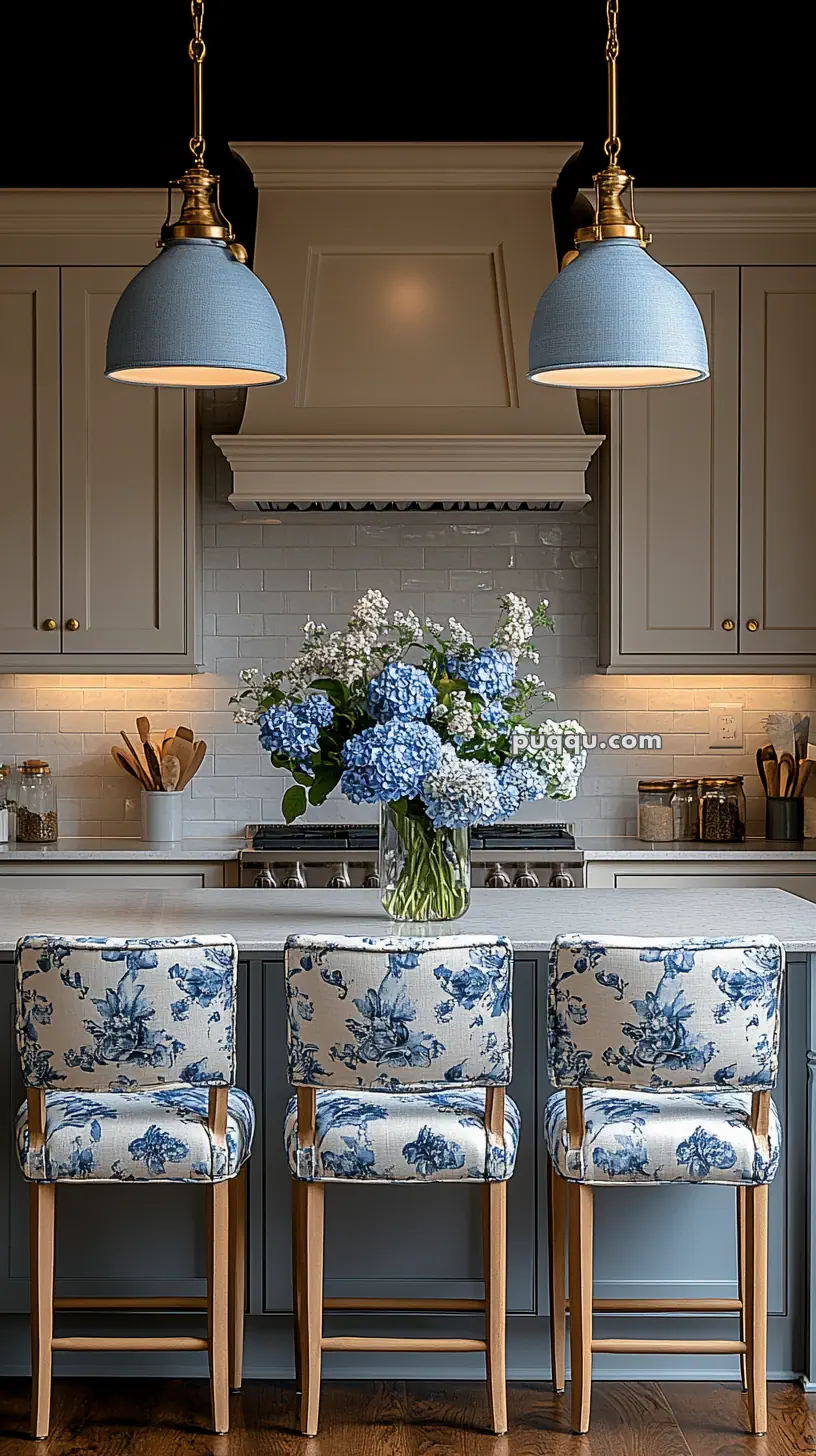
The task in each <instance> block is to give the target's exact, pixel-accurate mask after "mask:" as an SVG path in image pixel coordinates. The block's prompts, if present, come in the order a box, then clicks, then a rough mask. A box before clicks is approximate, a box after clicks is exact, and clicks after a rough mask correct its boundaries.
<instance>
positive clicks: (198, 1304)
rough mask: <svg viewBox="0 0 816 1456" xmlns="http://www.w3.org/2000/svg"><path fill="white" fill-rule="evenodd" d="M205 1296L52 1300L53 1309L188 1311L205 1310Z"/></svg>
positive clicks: (149, 1295) (62, 1298)
mask: <svg viewBox="0 0 816 1456" xmlns="http://www.w3.org/2000/svg"><path fill="white" fill-rule="evenodd" d="M206 1308H207V1299H206V1295H198V1294H181V1295H173V1294H169V1295H167V1296H166V1297H165V1296H163V1295H161V1294H145V1295H138V1296H134V1297H133V1298H131V1299H128V1298H127V1296H122V1297H119V1296H116V1297H110V1298H108V1297H107V1296H99V1297H97V1296H96V1295H94V1296H93V1297H89V1298H79V1297H77V1298H76V1299H72V1298H71V1297H70V1295H68V1296H65V1297H61V1298H59V1299H55V1300H54V1309H134V1310H138V1309H176V1310H178V1309H189V1310H198V1309H202V1310H206Z"/></svg>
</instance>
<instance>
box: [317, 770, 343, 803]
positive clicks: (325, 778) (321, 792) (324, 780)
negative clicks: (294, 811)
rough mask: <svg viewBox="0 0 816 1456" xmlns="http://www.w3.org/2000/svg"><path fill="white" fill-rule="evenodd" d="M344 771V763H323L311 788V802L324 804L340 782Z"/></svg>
mask: <svg viewBox="0 0 816 1456" xmlns="http://www.w3.org/2000/svg"><path fill="white" fill-rule="evenodd" d="M342 772H343V766H342V764H339V763H322V764H321V765H320V767H319V768H318V770H317V772H316V774H315V779H314V783H313V784H312V787H311V788H310V790H309V803H310V804H322V803H323V802H324V801H325V800H326V799H327V798H328V796H329V794H330V793H331V791H332V789H333V788H335V787H336V786H337V784H338V783H339V782H340V775H341V774H342Z"/></svg>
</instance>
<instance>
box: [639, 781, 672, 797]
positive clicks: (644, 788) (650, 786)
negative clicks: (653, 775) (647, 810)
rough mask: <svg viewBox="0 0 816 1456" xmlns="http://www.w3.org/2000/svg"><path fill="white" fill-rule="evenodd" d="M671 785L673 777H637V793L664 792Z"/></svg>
mask: <svg viewBox="0 0 816 1456" xmlns="http://www.w3.org/2000/svg"><path fill="white" fill-rule="evenodd" d="M673 787H674V780H673V779H638V793H641V794H658V793H665V792H666V791H667V790H668V789H671V788H673Z"/></svg>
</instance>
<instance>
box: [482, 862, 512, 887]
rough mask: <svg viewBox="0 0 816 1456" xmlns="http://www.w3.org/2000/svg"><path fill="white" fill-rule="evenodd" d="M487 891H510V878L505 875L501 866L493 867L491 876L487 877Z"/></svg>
mask: <svg viewBox="0 0 816 1456" xmlns="http://www.w3.org/2000/svg"><path fill="white" fill-rule="evenodd" d="M485 889H486V890H509V889H510V876H509V875H506V874H505V873H504V870H503V869H502V867H501V865H500V864H496V865H494V866H493V868H492V870H491V871H490V874H489V875H485Z"/></svg>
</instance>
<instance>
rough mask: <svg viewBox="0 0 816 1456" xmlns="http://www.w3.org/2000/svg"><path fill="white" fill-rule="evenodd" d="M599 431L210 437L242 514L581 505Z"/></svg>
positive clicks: (586, 496) (585, 496) (585, 500)
mask: <svg viewBox="0 0 816 1456" xmlns="http://www.w3.org/2000/svg"><path fill="white" fill-rule="evenodd" d="M603 439H604V436H603V435H541V436H537V437H536V436H531V435H517V436H513V435H469V436H463V437H451V436H445V435H409V436H401V437H400V436H393V435H380V436H377V435H326V436H321V437H316V436H314V435H302V436H298V435H213V440H214V441H215V444H216V445H218V447H219V449H220V450H222V451H223V453H224V455H225V456H226V458H227V460H228V461H229V463H230V466H231V467H232V472H233V491H232V494H231V496H230V501H231V503H232V505H234V506H235V507H236V508H237V509H238V510H248V509H254V508H257V507H258V505H259V503H260V502H262V501H264V500H273V501H282V500H289V501H292V502H293V503H295V502H312V501H317V502H323V501H337V500H343V501H348V502H364V503H368V502H369V501H370V502H375V501H383V500H388V501H411V502H413V501H416V502H417V503H418V504H419V503H421V502H427V501H455V500H468V501H490V502H493V501H501V500H507V499H512V500H524V501H529V502H530V503H531V504H536V505H539V504H542V503H544V502H548V501H558V502H569V503H570V504H574V505H585V504H586V502H587V501H588V500H589V496H588V495H586V493H585V490H584V474H585V471H586V469H587V466H588V465H589V462H590V460H591V459H592V456H593V455H594V453H595V451H596V450H597V449H598V446H599V445H600V444H601V443H602V442H603Z"/></svg>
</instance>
